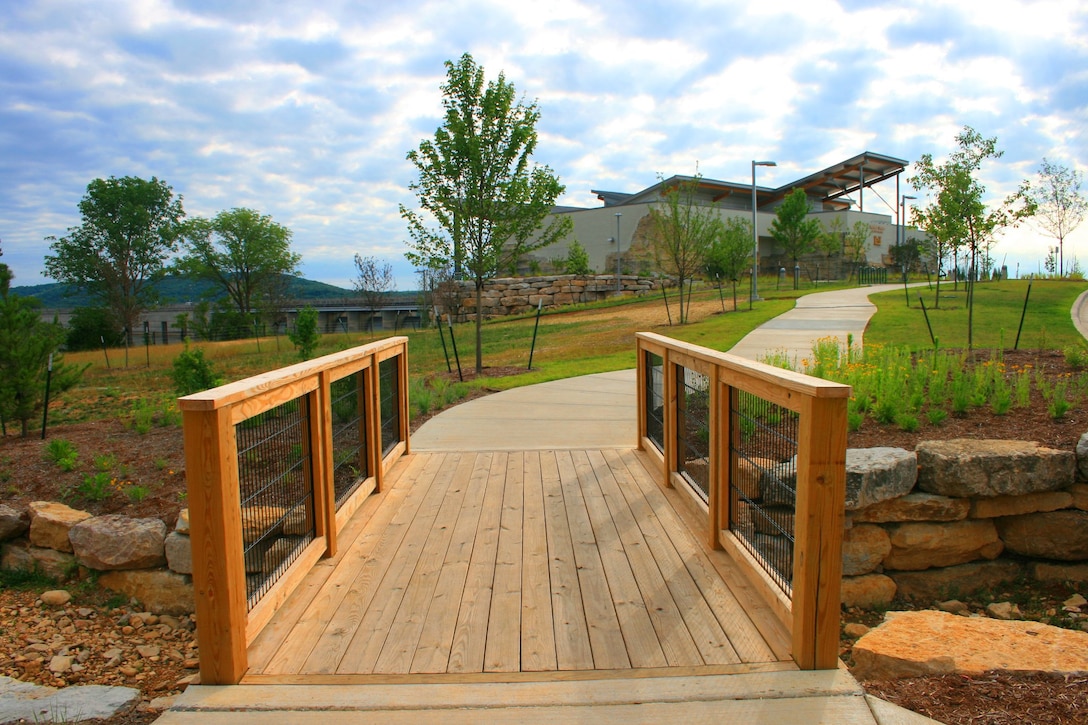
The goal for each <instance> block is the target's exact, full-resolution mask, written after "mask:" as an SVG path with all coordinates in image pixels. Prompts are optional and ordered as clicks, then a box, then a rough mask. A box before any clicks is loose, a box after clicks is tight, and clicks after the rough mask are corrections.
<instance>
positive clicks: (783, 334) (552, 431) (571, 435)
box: [411, 284, 1088, 451]
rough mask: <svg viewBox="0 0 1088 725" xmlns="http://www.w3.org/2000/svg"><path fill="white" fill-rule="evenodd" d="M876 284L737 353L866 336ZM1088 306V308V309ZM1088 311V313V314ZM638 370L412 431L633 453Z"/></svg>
mask: <svg viewBox="0 0 1088 725" xmlns="http://www.w3.org/2000/svg"><path fill="white" fill-rule="evenodd" d="M898 288H899V285H894V284H890V285H876V286H873V287H857V288H854V289H847V290H833V291H831V292H815V293H813V294H810V295H805V296H804V297H801V298H800V299H798V300H797V306H796V307H794V308H793V309H792V310H790V311H789V312H785V313H783V314H781V315H779V316H778V317H775V318H774V319H773V320H769V321H768V322H765V323H764V324H762V325H760V326H759V327H757V328H756V329H755V330H753V331H752V332H750V333H748V335H746V336H745V337H744V338H743V339H742V340H741V341H740V342H738V343H737V344H736V345H735V346H734V347H733V348H732V349H731V350H730V352H731V353H734V354H736V355H740V356H741V357H746V358H749V359H751V360H757V359H759V358H760V357H762V356H763V355H765V354H766V353H768V352H771V351H775V350H781V351H783V352H785V354H786V355H788V356H789V357H790V358H791V359H794V360H796V359H799V358H802V357H804V356H806V355H808V354H809V353H810V352H811V351H812V344H813V343H814V342H815V341H816V340H818V339H820V338H821V337H829V336H832V337H838V338H839V340H840V341H842V342H843V343H845V342H846V337H847V335H849V334H852V335H853V336H854V343H855V344H856V345H861V336H862V333H863V332H864V331H865V326H866V325H867V324H868V323H869V318H870V317H872V316H873V313H874V312H876V306H875V305H874V304H872V303H871V302H869V295H871V294H874V293H877V292H885V291H887V290H892V289H898ZM1086 307H1088V305H1086ZM1086 314H1088V309H1086ZM635 420H636V417H635V371H634V370H617V371H615V372H611V373H601V374H598V375H584V376H581V377H576V378H566V379H564V380H553V381H552V382H549V383H542V384H540V385H528V386H525V387H521V388H515V389H513V390H505V391H503V392H501V393H495V394H493V395H488V396H485V397H483V398H477V399H476V400H471V401H469V402H467V403H462V404H461V405H457V406H454V407H453V408H450V409H449V410H445V411H443V412H442V413H439V414H438V415H436V416H434V417H433V418H431V419H430V420H428V421H427V422H426V423H424V424H423V425H422V426H420V428H419V430H417V431H416V432H415V433H413V434H412V439H411V440H412V449H413V450H419V451H480V450H495V451H524V450H552V449H557V448H630V447H632V446H634V445H635V436H636V435H637V428H636V423H635Z"/></svg>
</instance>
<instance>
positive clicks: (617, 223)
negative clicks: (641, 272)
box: [616, 212, 623, 292]
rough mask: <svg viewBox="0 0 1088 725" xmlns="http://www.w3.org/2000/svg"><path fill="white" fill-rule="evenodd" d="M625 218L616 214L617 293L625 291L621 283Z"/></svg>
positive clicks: (618, 213)
mask: <svg viewBox="0 0 1088 725" xmlns="http://www.w3.org/2000/svg"><path fill="white" fill-rule="evenodd" d="M621 216H623V214H621V213H620V212H616V292H622V291H623V284H622V283H621V282H620V217H621Z"/></svg>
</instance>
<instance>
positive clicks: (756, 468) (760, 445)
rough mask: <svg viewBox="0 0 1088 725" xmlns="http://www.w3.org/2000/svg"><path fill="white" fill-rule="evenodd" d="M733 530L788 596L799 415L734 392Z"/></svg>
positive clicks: (732, 408)
mask: <svg viewBox="0 0 1088 725" xmlns="http://www.w3.org/2000/svg"><path fill="white" fill-rule="evenodd" d="M729 408H730V416H731V425H730V429H731V430H732V433H733V434H732V440H731V441H730V450H729V461H730V468H731V471H730V476H729V480H730V485H729V528H730V529H731V530H732V531H733V534H734V535H735V536H736V537H737V538H738V539H739V540H740V542H741V544H742V545H743V546H744V547H745V548H747V549H748V551H749V552H751V553H752V554H753V555H754V556H755V557H756V558H757V559H758V560H759V561H760V562H762V564H763V567H764V568H765V569H766V571H767V573H768V574H769V575H770V577H771V579H772V580H774V582H775V583H776V584H777V585H778V586H779V587H781V588H782V591H784V592H786V593H787V594H789V593H790V592H791V589H792V580H793V545H794V531H793V523H794V517H795V514H794V506H795V504H796V501H797V430H798V425H797V416H796V414H795V413H793V412H792V411H790V410H788V409H786V408H783V407H781V406H778V405H775V404H774V403H770V402H768V401H766V400H763V399H762V398H758V397H756V396H755V395H752V394H750V393H744V392H740V391H736V390H734V391H733V392H732V394H731V400H730V406H729Z"/></svg>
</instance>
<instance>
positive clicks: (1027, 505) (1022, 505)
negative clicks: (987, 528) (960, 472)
mask: <svg viewBox="0 0 1088 725" xmlns="http://www.w3.org/2000/svg"><path fill="white" fill-rule="evenodd" d="M1072 505H1073V494H1071V493H1069V492H1068V491H1039V492H1037V493H1025V494H1023V495H1022V496H994V497H992V498H976V499H972V500H971V514H970V515H971V518H973V519H994V518H997V517H999V516H1018V515H1020V514H1033V513H1038V512H1040V511H1058V510H1059V509H1065V508H1069V507H1070V506H1072Z"/></svg>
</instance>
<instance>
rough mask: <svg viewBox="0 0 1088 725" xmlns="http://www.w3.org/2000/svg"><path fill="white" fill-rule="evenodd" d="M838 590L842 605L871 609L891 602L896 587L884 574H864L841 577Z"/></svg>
mask: <svg viewBox="0 0 1088 725" xmlns="http://www.w3.org/2000/svg"><path fill="white" fill-rule="evenodd" d="M840 592H841V593H840V595H839V598H840V599H841V600H842V604H843V606H846V607H860V608H861V609H873V608H874V607H886V606H888V605H889V604H891V603H892V600H893V599H895V592H896V587H895V582H894V581H893V580H892V579H891V578H889V577H887V576H885V575H884V574H865V575H863V576H847V577H843V579H842V588H841V590H840Z"/></svg>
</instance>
